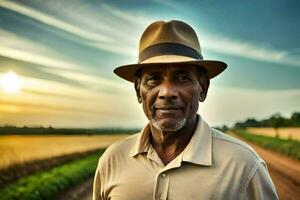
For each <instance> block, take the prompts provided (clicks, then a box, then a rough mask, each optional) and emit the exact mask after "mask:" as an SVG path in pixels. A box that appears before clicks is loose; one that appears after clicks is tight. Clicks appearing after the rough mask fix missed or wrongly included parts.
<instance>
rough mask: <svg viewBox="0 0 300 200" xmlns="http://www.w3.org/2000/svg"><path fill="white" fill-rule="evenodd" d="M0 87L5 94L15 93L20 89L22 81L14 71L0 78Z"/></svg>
mask: <svg viewBox="0 0 300 200" xmlns="http://www.w3.org/2000/svg"><path fill="white" fill-rule="evenodd" d="M0 87H1V88H2V90H3V91H4V92H6V93H9V94H13V93H17V92H19V91H20V90H21V88H22V79H21V78H20V77H19V76H18V75H17V74H16V73H15V72H14V71H9V72H6V73H4V74H3V75H2V76H0Z"/></svg>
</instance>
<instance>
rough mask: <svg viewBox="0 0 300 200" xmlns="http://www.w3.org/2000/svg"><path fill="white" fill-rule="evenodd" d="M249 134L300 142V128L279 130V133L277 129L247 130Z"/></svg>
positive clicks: (252, 128)
mask: <svg viewBox="0 0 300 200" xmlns="http://www.w3.org/2000/svg"><path fill="white" fill-rule="evenodd" d="M247 132H250V133H252V134H255V135H264V136H269V137H276V136H277V134H278V137H280V138H282V139H293V140H298V141H300V128H296V127H293V128H278V129H277V131H276V129H275V128H254V127H251V128H247Z"/></svg>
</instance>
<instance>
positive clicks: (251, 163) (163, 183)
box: [93, 116, 278, 200]
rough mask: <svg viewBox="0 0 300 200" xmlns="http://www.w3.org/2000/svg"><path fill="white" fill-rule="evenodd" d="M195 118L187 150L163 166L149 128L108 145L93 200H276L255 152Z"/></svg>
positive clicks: (272, 187) (272, 186)
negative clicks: (192, 133) (194, 125)
mask: <svg viewBox="0 0 300 200" xmlns="http://www.w3.org/2000/svg"><path fill="white" fill-rule="evenodd" d="M198 119H199V120H198V123H197V127H196V130H195V133H194V135H193V136H192V138H191V140H190V142H189V144H188V145H187V147H186V148H185V149H184V151H183V152H182V153H181V154H180V155H178V156H177V157H176V158H175V159H174V160H173V161H171V162H170V163H169V164H167V165H166V166H165V165H164V163H163V162H162V161H161V159H160V158H159V156H158V154H157V153H156V151H155V149H154V148H153V146H152V145H151V143H150V140H149V133H150V129H149V126H146V127H145V128H144V129H143V130H142V132H141V133H139V134H136V135H133V136H131V137H129V138H127V139H125V140H123V141H119V142H117V143H115V144H113V145H111V146H110V147H109V148H108V149H107V150H106V151H105V153H104V154H103V155H102V157H101V158H100V160H99V164H98V167H97V170H96V174H95V179H94V187H93V200H100V199H111V200H166V199H168V200H190V199H191V200H193V199H199V200H200V199H201V200H209V199H214V200H219V199H228V200H235V199H243V200H244V199H245V200H248V199H249V200H254V199H257V200H258V199H260V200H261V199H270V200H271V199H272V200H274V199H278V197H277V194H276V190H275V187H274V185H273V183H272V180H271V178H270V176H269V173H268V171H267V168H266V165H265V163H264V161H263V160H262V159H261V158H260V157H259V156H258V155H257V154H256V152H255V151H254V150H253V149H252V148H251V147H250V146H248V145H247V144H245V143H243V142H241V141H239V140H237V139H235V138H232V137H230V136H228V135H225V134H223V133H222V132H219V131H217V130H214V129H212V128H210V127H209V126H208V124H207V123H206V122H205V121H204V120H203V119H201V117H200V116H199V117H198Z"/></svg>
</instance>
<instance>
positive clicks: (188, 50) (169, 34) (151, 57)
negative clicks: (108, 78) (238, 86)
mask: <svg viewBox="0 0 300 200" xmlns="http://www.w3.org/2000/svg"><path fill="white" fill-rule="evenodd" d="M166 63H172V64H176V65H182V66H183V67H184V66H186V65H187V64H191V65H197V66H199V67H203V68H205V69H206V70H207V72H208V75H209V78H213V77H215V76H217V75H218V74H220V73H221V72H222V71H224V70H225V69H226V67H227V64H225V63H224V62H221V61H215V60H203V56H202V54H201V48H200V44H199V41H198V38H197V35H196V32H195V31H194V30H193V28H192V27H190V26H189V25H188V24H186V23H184V22H181V21H177V20H172V21H169V22H164V21H157V22H154V23H152V24H150V25H149V26H148V27H147V29H146V30H145V31H144V33H143V35H142V37H141V39H140V46H139V58H138V63H137V64H130V65H123V66H120V67H117V68H116V69H115V70H114V73H115V74H117V75H118V76H119V77H121V78H123V79H126V80H127V81H130V82H133V79H134V76H135V73H136V72H137V71H138V70H139V69H140V68H142V67H151V66H153V65H164V64H166Z"/></svg>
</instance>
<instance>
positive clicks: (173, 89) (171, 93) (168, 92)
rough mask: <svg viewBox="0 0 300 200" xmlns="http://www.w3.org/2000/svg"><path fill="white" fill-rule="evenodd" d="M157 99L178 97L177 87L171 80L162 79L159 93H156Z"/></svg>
mask: <svg viewBox="0 0 300 200" xmlns="http://www.w3.org/2000/svg"><path fill="white" fill-rule="evenodd" d="M158 98H159V99H166V100H171V99H177V98H178V88H177V86H176V85H175V84H173V83H172V82H171V81H164V82H163V83H161V85H160V87H159V93H158Z"/></svg>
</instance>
